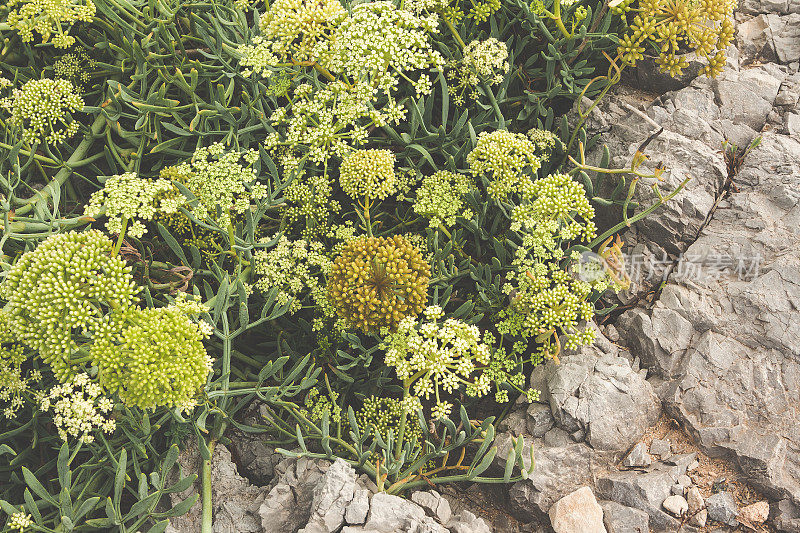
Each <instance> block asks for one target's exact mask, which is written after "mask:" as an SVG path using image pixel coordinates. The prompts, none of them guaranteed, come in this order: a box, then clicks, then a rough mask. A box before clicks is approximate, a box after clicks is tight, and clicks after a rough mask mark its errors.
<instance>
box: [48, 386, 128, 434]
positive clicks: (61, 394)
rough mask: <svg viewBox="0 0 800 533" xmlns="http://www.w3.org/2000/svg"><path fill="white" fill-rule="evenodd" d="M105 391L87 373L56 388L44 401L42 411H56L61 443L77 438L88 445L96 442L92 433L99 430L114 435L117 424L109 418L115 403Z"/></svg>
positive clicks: (55, 420)
mask: <svg viewBox="0 0 800 533" xmlns="http://www.w3.org/2000/svg"><path fill="white" fill-rule="evenodd" d="M102 392H103V389H102V388H101V387H100V385H98V384H97V383H93V382H92V381H91V379H89V376H88V375H87V374H85V373H81V374H78V375H76V376H75V377H74V378H72V380H70V381H68V382H66V383H62V384H61V385H56V386H55V387H53V388H52V389H50V392H49V393H48V394H47V395H46V396H44V398H42V399H41V401H40V403H39V409H40V410H42V411H50V410H52V411H53V423H54V424H55V426H56V429H57V430H58V436H59V437H61V440H67V437H76V438H78V439H79V440H80V441H81V442H84V443H86V444H89V443H91V442H93V441H94V435H92V433H93V432H94V431H95V430H97V429H100V430H102V431H103V432H104V433H113V432H114V430H115V429H116V428H117V424H116V422H115V421H114V419H113V418H112V417H111V416H110V414H111V411H112V410H113V409H114V402H113V401H111V399H110V398H107V397H105V396H102Z"/></svg>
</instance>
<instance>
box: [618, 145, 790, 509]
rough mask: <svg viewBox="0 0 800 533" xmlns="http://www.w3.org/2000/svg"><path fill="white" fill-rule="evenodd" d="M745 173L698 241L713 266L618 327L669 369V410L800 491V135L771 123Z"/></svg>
mask: <svg viewBox="0 0 800 533" xmlns="http://www.w3.org/2000/svg"><path fill="white" fill-rule="evenodd" d="M736 183H737V185H738V186H739V187H740V190H741V192H740V193H733V194H732V195H731V196H730V197H728V198H727V199H726V200H725V201H724V202H721V203H720V206H719V208H718V209H717V210H716V211H715V213H714V217H713V218H712V219H711V221H710V222H709V224H708V225H707V226H706V228H705V229H704V230H703V233H702V234H701V235H700V237H699V238H698V239H697V241H696V242H694V243H693V244H692V245H691V246H690V247H689V248H688V249H687V252H686V255H687V256H689V255H691V256H694V257H697V258H706V259H705V261H706V262H705V263H704V264H705V265H706V267H705V274H704V275H702V276H700V275H695V276H693V277H692V279H675V280H671V281H670V283H668V284H667V285H666V286H665V287H664V289H663V291H662V292H661V296H660V298H659V300H658V301H657V302H655V304H654V305H653V308H652V309H651V310H643V309H635V310H631V311H628V312H626V313H624V314H623V315H622V317H621V318H620V321H619V323H620V325H621V326H620V328H619V331H620V333H621V334H622V335H623V336H624V337H626V340H627V344H628V346H629V347H630V349H631V352H632V354H633V355H638V356H639V357H640V359H641V361H642V363H643V364H644V365H645V366H647V367H648V368H650V369H651V370H654V371H656V373H658V374H659V375H660V376H662V377H663V378H665V379H666V383H665V385H664V386H663V387H661V388H659V391H660V392H659V394H660V396H661V399H662V400H663V401H664V406H665V409H666V411H667V412H668V414H669V415H670V416H672V417H673V418H675V419H676V420H678V421H679V422H680V423H681V425H682V426H684V427H685V428H687V430H688V432H689V433H690V434H691V436H692V437H693V439H694V440H695V442H696V443H697V444H699V445H700V446H701V448H703V450H704V451H705V452H706V453H708V454H710V455H712V456H721V455H731V456H732V457H734V458H735V459H736V461H737V463H738V464H739V466H740V467H741V469H742V471H743V472H744V474H745V476H746V477H747V479H748V480H749V481H750V483H752V484H753V485H755V486H756V488H759V489H760V490H762V491H764V492H765V494H766V495H768V496H770V497H772V498H775V499H782V498H793V499H794V500H795V501H800V411H799V410H798V406H800V259H798V256H797V255H796V254H794V253H789V250H796V249H798V248H800V224H798V221H800V142H798V141H797V140H794V139H791V138H789V137H787V136H784V135H779V134H777V133H775V132H766V133H764V135H763V139H762V142H761V145H760V146H759V147H758V148H757V149H756V150H754V151H753V152H751V153H750V155H749V156H748V158H747V159H746V160H745V161H744V164H743V166H742V168H741V169H740V171H739V173H738V175H737V177H736ZM715 258H716V259H715ZM717 259H719V261H721V264H722V267H721V268H720V270H718V271H716V272H715V271H714V270H713V268H714V266H713V265H714V263H713V261H716V260H717ZM717 264H720V263H717Z"/></svg>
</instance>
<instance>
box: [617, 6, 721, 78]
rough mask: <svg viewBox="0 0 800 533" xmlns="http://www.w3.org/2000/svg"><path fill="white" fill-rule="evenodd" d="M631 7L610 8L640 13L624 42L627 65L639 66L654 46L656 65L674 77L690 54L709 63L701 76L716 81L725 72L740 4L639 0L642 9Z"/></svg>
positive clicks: (622, 50)
mask: <svg viewBox="0 0 800 533" xmlns="http://www.w3.org/2000/svg"><path fill="white" fill-rule="evenodd" d="M630 4H631V1H630V0H614V1H612V2H611V3H610V4H609V6H610V7H611V8H612V9H614V10H615V11H616V12H618V13H623V12H626V11H630V10H632V11H634V12H635V13H636V14H635V16H634V18H633V23H632V24H631V25H630V28H629V30H630V31H629V32H628V34H627V35H625V36H623V37H622V40H621V42H620V46H619V54H620V56H621V57H622V59H623V61H625V62H626V63H628V64H630V65H635V64H636V62H637V61H638V60H639V59H642V58H643V57H644V53H645V51H646V48H645V46H646V44H647V43H648V42H651V43H653V44H654V45H655V47H656V49H657V51H658V57H657V58H656V63H657V64H658V65H659V67H660V69H661V70H662V71H663V72H666V73H668V74H669V75H670V76H679V75H680V74H681V73H682V71H683V69H684V68H686V67H687V66H688V61H687V60H686V53H688V52H694V54H695V55H696V56H697V57H701V58H704V59H705V60H706V61H707V62H708V64H707V65H706V66H705V67H704V68H703V71H702V72H701V74H706V75H708V76H711V77H714V76H716V75H717V74H719V73H720V72H721V71H722V69H723V68H724V66H725V49H726V48H727V47H728V45H729V44H730V43H731V40H732V39H733V31H734V27H733V18H732V17H733V10H734V9H735V8H736V6H737V2H736V0H639V7H638V8H631V7H630Z"/></svg>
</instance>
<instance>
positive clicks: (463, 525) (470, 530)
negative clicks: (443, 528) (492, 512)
mask: <svg viewBox="0 0 800 533" xmlns="http://www.w3.org/2000/svg"><path fill="white" fill-rule="evenodd" d="M447 528H448V529H449V530H450V533H492V529H491V527H489V524H487V523H486V520H484V519H483V518H480V517H477V516H475V515H474V514H472V513H471V512H469V511H467V510H463V511H461V512H460V513H459V514H458V516H455V517H453V518H452V519H451V520H450V522H449V523H448V524H447Z"/></svg>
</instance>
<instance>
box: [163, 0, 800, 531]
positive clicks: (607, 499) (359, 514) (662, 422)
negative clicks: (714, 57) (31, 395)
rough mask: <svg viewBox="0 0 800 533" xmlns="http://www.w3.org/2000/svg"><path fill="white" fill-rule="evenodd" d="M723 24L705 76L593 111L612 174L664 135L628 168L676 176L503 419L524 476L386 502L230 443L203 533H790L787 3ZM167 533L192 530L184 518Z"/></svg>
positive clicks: (792, 193) (330, 475) (645, 192)
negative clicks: (598, 294)
mask: <svg viewBox="0 0 800 533" xmlns="http://www.w3.org/2000/svg"><path fill="white" fill-rule="evenodd" d="M737 22H738V28H737V43H736V48H735V49H733V48H732V49H731V53H730V59H729V65H728V68H727V70H726V71H725V72H724V73H723V75H722V76H721V77H720V78H718V79H716V80H706V79H695V80H694V81H691V83H689V84H688V86H686V87H683V88H676V87H674V86H670V87H663V86H659V85H658V83H652V80H650V79H649V78H648V77H647V76H642V77H640V80H643V81H642V83H643V84H644V85H645V86H643V87H638V88H630V87H621V88H620V90H619V91H617V93H616V94H615V95H614V96H612V97H611V98H609V99H608V100H607V101H605V102H604V103H603V104H602V105H601V106H600V107H599V109H598V110H596V111H595V112H593V115H592V117H591V120H590V126H591V127H592V128H593V129H595V130H596V131H599V132H602V133H603V141H604V142H605V143H606V144H607V145H608V146H609V148H610V153H611V154H613V155H614V157H613V158H612V161H613V163H615V164H617V165H622V166H625V165H627V164H629V161H630V157H631V156H632V154H633V153H634V152H635V151H636V149H637V148H638V147H639V145H640V144H641V142H642V140H643V139H645V138H647V137H648V136H650V135H651V134H653V133H655V132H657V131H658V130H659V129H661V128H663V131H662V132H661V133H660V134H659V135H658V136H657V137H656V138H655V139H654V140H653V141H652V142H651V143H650V144H649V145H648V147H647V150H646V154H647V155H648V156H649V161H648V162H646V163H645V166H648V165H649V166H650V167H651V168H653V167H655V166H656V165H659V166H663V167H666V168H667V169H668V171H667V172H665V174H664V176H663V178H664V180H663V182H662V183H661V184H660V186H661V187H662V188H663V189H665V190H668V189H670V188H671V187H675V186H677V185H678V184H679V183H680V182H682V181H683V180H684V179H685V178H686V177H691V178H692V179H691V180H690V182H689V183H688V185H687V186H686V188H685V189H684V191H683V192H682V193H681V194H680V195H679V196H678V197H677V198H676V199H674V200H673V201H672V202H670V204H668V206H667V207H666V208H664V209H661V210H659V211H657V212H656V213H655V215H653V216H651V217H649V218H648V219H645V220H644V221H643V222H642V223H640V224H638V225H637V226H635V227H634V228H632V229H631V230H630V231H629V232H628V233H627V234H626V235H624V240H625V241H626V243H627V252H628V253H629V254H630V255H629V260H630V261H632V262H633V261H638V262H640V265H639V267H637V268H641V269H642V270H641V271H640V276H638V277H637V276H636V275H635V272H634V276H633V278H634V281H635V283H634V285H633V286H632V288H631V290H630V291H629V293H627V294H625V295H622V297H621V300H622V305H621V307H620V309H621V310H623V311H624V312H622V313H621V314H618V315H615V316H614V317H613V320H612V321H607V323H606V324H601V325H600V326H599V330H600V331H599V332H600V335H598V341H597V342H596V343H595V344H594V345H593V346H591V347H588V348H586V349H584V350H582V351H581V352H580V353H575V354H571V355H567V356H565V357H563V358H562V359H561V364H560V365H552V364H549V365H546V366H543V367H539V368H536V369H535V370H534V372H533V375H532V376H531V382H532V385H533V386H535V387H538V388H539V389H540V390H541V391H542V397H541V403H536V404H532V405H528V404H526V403H520V404H518V405H517V407H516V409H514V410H512V411H511V413H510V414H509V416H508V417H507V419H506V420H505V421H504V422H503V423H502V425H501V428H500V429H501V431H502V433H500V434H499V437H498V447H499V448H500V450H499V452H498V454H497V459H496V461H497V463H498V465H497V466H498V468H499V467H502V465H503V459H502V458H504V457H505V456H506V453H505V451H506V450H507V448H508V446H510V445H511V438H512V437H513V436H517V435H525V436H526V442H527V443H528V444H527V445H529V446H533V448H534V455H535V461H536V469H535V470H534V473H533V475H532V476H531V477H530V478H529V479H527V480H525V481H521V482H519V483H516V484H514V485H513V486H511V487H510V488H509V487H506V488H501V489H498V488H494V489H487V488H484V487H476V486H473V487H466V486H465V487H458V488H457V489H454V488H443V489H442V493H441V494H440V493H437V492H435V491H433V490H431V491H422V492H417V493H414V494H412V495H411V496H410V499H409V500H404V499H400V498H397V497H395V496H388V495H385V494H381V493H377V492H376V490H375V486H374V485H373V484H372V483H371V481H370V480H368V479H367V478H366V477H364V476H361V477H359V476H357V475H356V473H355V472H354V471H353V470H352V468H350V467H349V466H348V465H347V464H346V463H344V462H342V461H337V462H335V463H333V464H330V463H328V462H325V461H310V460H306V459H300V460H290V459H283V458H281V457H280V456H279V455H277V454H275V453H274V452H273V450H271V449H269V448H267V447H266V446H264V445H263V444H261V443H260V442H259V441H258V439H257V438H252V437H245V436H243V435H242V436H239V437H238V438H237V437H235V438H233V439H232V441H233V444H232V445H231V449H230V450H228V449H226V448H225V447H224V446H218V447H217V449H216V451H215V455H214V465H215V467H214V470H213V480H214V502H215V507H216V508H215V517H216V518H215V522H214V531H216V532H219V533H232V532H252V533H257V532H277V533H283V532H294V531H304V532H306V533H310V532H329V533H332V532H338V531H342V532H344V533H355V532H372V533H394V532H401V531H404V532H405V531H408V532H442V533H444V532H448V531H449V532H451V533H468V532H472V533H478V532H484V531H486V532H489V531H503V532H509V533H511V532H517V531H555V532H556V533H594V532H608V533H623V532H625V533H645V532H648V531H670V532H675V531H682V532H695V531H718V532H729V531H783V532H789V533H798V532H800V254H799V253H798V250H800V103H798V101H799V100H800V73H798V70H800V0H742V3H741V9H740V11H739V13H737ZM667 89H672V90H671V91H670V92H665V91H666V90H667ZM662 92H663V94H661V93H662ZM757 137H760V138H761V142H760V145H759V146H758V147H757V148H756V149H754V150H752V151H751V152H749V153H747V154H744V153H743V152H744V150H743V149H744V148H746V147H747V146H749V145H750V142H751V141H752V140H753V139H755V138H757ZM726 140H727V141H728V145H727V146H728V150H725V149H724V147H723V143H724V142H725V141H726ZM734 145H735V146H736V147H738V150H737V149H734ZM726 152H727V153H726ZM597 155H598V154H595V155H594V157H597ZM643 181H644V180H643ZM650 185H652V184H648V183H640V186H639V187H638V189H637V190H638V192H637V194H636V198H635V199H636V200H637V201H640V202H641V203H642V204H643V205H646V204H647V202H648V201H652V198H653V194H654V193H653V192H652V190H651V189H650V188H649V186H650ZM651 265H653V266H652V267H651ZM630 266H632V265H630V264H629V267H630ZM612 322H613V324H612ZM182 461H183V463H184V466H185V467H186V468H189V469H192V471H196V470H197V468H196V467H197V464H196V463H197V461H198V459H197V456H196V454H193V453H192V451H191V450H188V451H187V452H186V453H185V454H184V455H183V457H182ZM242 474H244V475H245V476H246V477H243V475H242ZM190 490H191V489H190ZM169 531H172V532H181V533H182V532H194V531H199V527H198V509H197V508H196V509H194V510H193V513H190V514H189V515H187V516H185V517H181V518H178V519H175V520H174V521H173V523H172V525H171V526H170V529H169Z"/></svg>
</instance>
